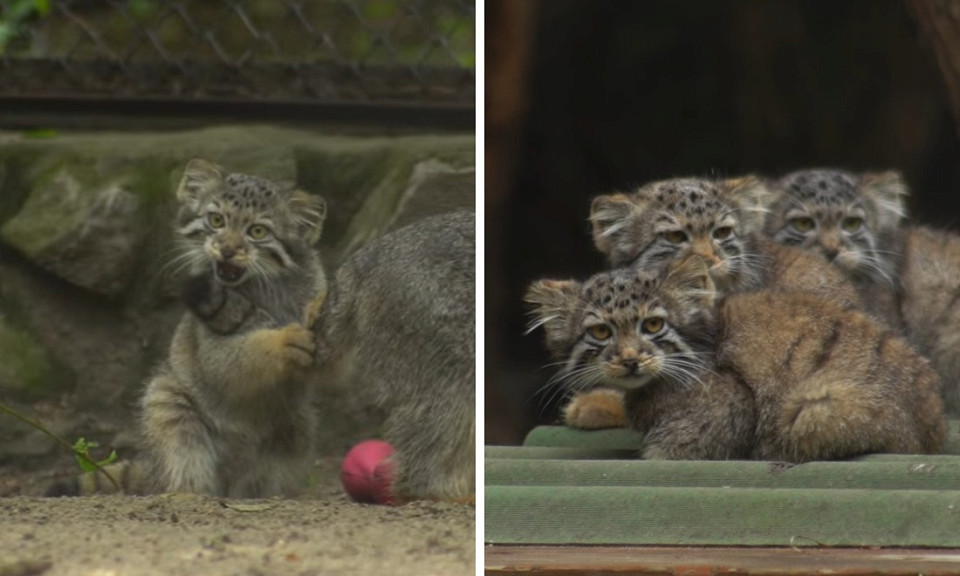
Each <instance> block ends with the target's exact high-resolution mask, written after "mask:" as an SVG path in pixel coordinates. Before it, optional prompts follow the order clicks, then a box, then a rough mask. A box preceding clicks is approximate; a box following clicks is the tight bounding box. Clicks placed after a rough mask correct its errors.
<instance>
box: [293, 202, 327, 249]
mask: <svg viewBox="0 0 960 576" xmlns="http://www.w3.org/2000/svg"><path fill="white" fill-rule="evenodd" d="M287 206H288V207H289V209H290V212H291V216H292V217H293V220H294V222H296V223H297V228H298V230H299V232H300V237H301V238H303V239H304V240H306V242H307V244H311V245H312V244H314V243H315V242H316V241H317V240H319V239H320V234H321V233H322V232H323V221H324V220H326V219H327V202H326V201H325V200H324V199H323V198H321V197H320V196H314V195H313V194H307V193H306V192H304V191H303V190H295V191H294V192H293V194H291V195H290V200H288V201H287Z"/></svg>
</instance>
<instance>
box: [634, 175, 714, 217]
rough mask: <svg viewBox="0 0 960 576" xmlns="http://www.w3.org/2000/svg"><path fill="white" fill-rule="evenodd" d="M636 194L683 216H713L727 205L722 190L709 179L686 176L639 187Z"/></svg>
mask: <svg viewBox="0 0 960 576" xmlns="http://www.w3.org/2000/svg"><path fill="white" fill-rule="evenodd" d="M637 195H638V196H639V197H641V198H645V199H647V200H649V201H651V202H655V203H656V205H658V206H659V207H661V208H663V209H665V210H668V211H670V212H676V213H679V214H683V215H685V216H701V217H702V216H714V215H716V214H718V213H719V212H721V211H723V209H725V208H728V207H729V204H728V203H727V201H726V200H725V198H724V195H723V190H722V189H721V188H720V187H719V186H718V185H717V184H716V183H715V182H711V181H709V180H697V179H692V178H687V179H677V180H666V181H663V182H654V183H653V184H649V185H647V186H644V187H643V188H641V189H640V190H639V191H638V192H637Z"/></svg>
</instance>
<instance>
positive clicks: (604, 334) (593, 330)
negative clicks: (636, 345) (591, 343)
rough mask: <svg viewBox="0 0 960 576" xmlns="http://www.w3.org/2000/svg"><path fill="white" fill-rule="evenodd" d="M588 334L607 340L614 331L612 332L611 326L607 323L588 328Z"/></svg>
mask: <svg viewBox="0 0 960 576" xmlns="http://www.w3.org/2000/svg"><path fill="white" fill-rule="evenodd" d="M587 334H589V335H590V336H592V337H593V338H596V339H597V340H606V339H607V338H609V337H610V335H611V334H612V332H610V327H609V326H607V325H606V324H597V325H595V326H591V327H589V328H587Z"/></svg>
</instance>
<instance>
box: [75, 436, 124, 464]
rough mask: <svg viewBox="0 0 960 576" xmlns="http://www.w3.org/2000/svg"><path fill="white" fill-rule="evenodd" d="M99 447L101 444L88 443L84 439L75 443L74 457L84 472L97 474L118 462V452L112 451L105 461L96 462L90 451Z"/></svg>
mask: <svg viewBox="0 0 960 576" xmlns="http://www.w3.org/2000/svg"><path fill="white" fill-rule="evenodd" d="M99 447H100V443H99V442H87V441H86V440H84V439H83V438H79V439H78V440H77V441H76V442H74V443H73V455H74V457H75V458H76V459H77V464H78V465H79V466H80V468H81V469H83V471H84V472H96V471H97V470H98V469H100V468H103V467H104V466H106V465H108V464H113V463H114V462H116V460H117V451H116V450H111V451H110V455H109V456H107V457H106V458H104V459H103V460H94V459H93V456H91V455H90V449H91V448H99Z"/></svg>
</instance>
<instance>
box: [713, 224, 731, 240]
mask: <svg viewBox="0 0 960 576" xmlns="http://www.w3.org/2000/svg"><path fill="white" fill-rule="evenodd" d="M731 234H733V228H731V227H730V226H721V227H719V228H717V229H716V230H714V231H713V237H714V238H716V239H717V240H726V239H727V238H729V237H730V235H731Z"/></svg>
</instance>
